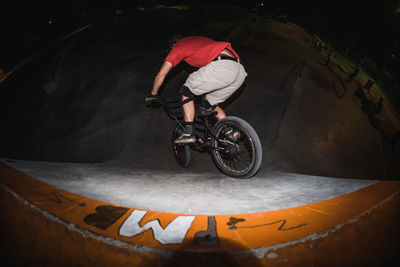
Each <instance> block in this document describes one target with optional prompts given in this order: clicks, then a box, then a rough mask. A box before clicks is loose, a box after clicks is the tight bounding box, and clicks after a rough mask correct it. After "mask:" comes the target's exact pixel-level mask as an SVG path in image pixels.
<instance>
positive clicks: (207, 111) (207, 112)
mask: <svg viewBox="0 0 400 267" xmlns="http://www.w3.org/2000/svg"><path fill="white" fill-rule="evenodd" d="M200 113H201V115H202V116H204V117H208V116H211V115H217V114H218V111H215V110H211V109H207V108H203V107H200Z"/></svg>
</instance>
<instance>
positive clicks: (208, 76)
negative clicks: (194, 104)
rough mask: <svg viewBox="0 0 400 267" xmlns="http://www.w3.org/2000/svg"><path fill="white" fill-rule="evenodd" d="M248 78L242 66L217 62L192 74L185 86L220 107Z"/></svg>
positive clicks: (221, 61)
mask: <svg viewBox="0 0 400 267" xmlns="http://www.w3.org/2000/svg"><path fill="white" fill-rule="evenodd" d="M246 76H247V73H246V71H245V70H244V67H243V66H242V64H240V63H238V62H236V61H233V60H226V59H225V60H216V61H212V62H211V63H209V64H208V65H206V66H204V67H202V68H200V69H198V70H197V71H195V72H193V73H192V74H190V75H189V77H188V79H187V80H186V83H185V86H186V87H188V88H189V89H190V91H191V92H192V93H193V94H195V95H206V96H207V101H208V102H210V104H211V105H218V104H219V103H222V102H224V101H225V100H226V99H228V98H229V97H230V96H231V95H232V94H233V93H234V92H235V91H236V90H237V89H239V87H240V86H241V85H242V84H243V82H244V79H245V78H246Z"/></svg>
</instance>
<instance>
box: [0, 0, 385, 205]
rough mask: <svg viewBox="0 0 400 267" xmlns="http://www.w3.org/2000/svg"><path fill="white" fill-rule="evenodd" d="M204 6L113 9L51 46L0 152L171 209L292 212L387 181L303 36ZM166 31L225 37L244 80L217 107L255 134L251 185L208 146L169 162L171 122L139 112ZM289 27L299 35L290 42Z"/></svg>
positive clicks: (115, 198) (173, 93)
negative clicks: (217, 161)
mask: <svg viewBox="0 0 400 267" xmlns="http://www.w3.org/2000/svg"><path fill="white" fill-rule="evenodd" d="M212 10H213V12H209V11H210V10H203V9H201V8H200V9H197V10H186V11H185V10H174V9H160V10H153V11H146V12H137V13H132V14H126V15H123V16H117V17H115V18H114V19H112V20H111V21H108V22H107V23H103V24H101V25H94V26H93V27H92V28H91V29H89V30H88V31H87V32H85V33H83V34H81V35H79V36H77V37H75V38H74V39H73V40H70V41H67V42H66V43H65V44H63V45H60V46H59V47H57V48H56V49H53V50H52V51H51V52H50V53H51V54H52V56H51V59H52V60H51V61H46V60H44V61H43V64H44V65H43V66H44V68H45V67H46V66H56V68H57V69H56V70H55V71H54V78H53V80H52V82H53V83H54V85H55V86H54V87H53V88H54V90H53V91H51V92H47V94H45V93H43V92H44V89H42V91H41V92H42V94H43V95H44V96H43V97H42V98H41V99H40V100H35V99H33V100H35V101H36V102H32V101H33V100H32V101H31V102H29V99H27V100H26V102H22V103H25V104H26V105H19V106H20V107H21V108H22V109H26V110H25V112H26V114H28V113H29V112H30V109H31V110H34V111H35V112H32V113H31V114H32V115H30V116H29V118H28V119H26V120H21V122H19V121H20V120H18V119H14V120H12V119H9V121H10V125H12V127H8V128H6V129H5V131H4V132H3V133H2V136H3V137H2V142H3V145H4V146H3V147H4V148H7V149H5V150H4V151H6V152H2V153H1V154H0V157H2V158H19V159H29V160H31V161H32V160H34V161H35V162H25V161H20V160H17V161H15V162H16V163H12V165H14V166H16V167H17V168H18V169H21V170H23V171H24V172H26V173H28V174H30V175H33V176H34V177H37V178H38V179H42V180H43V181H46V182H48V183H51V184H54V185H55V186H58V187H61V188H65V189H67V190H70V191H72V192H76V193H79V194H82V195H86V196H89V197H94V198H96V199H100V200H104V201H110V202H113V203H116V204H121V205H127V206H134V207H137V208H144V209H147V208H148V209H153V210H160V211H169V212H180V213H190V212H193V213H247V212H256V211H265V210H274V209H280V208H287V207H291V206H295V205H302V204H306V203H312V202H315V201H320V200H322V199H326V198H330V197H334V196H337V195H340V194H344V193H347V192H351V191H354V190H357V189H359V188H361V187H363V186H366V185H369V184H371V183H373V181H372V180H379V179H383V178H385V175H386V166H385V164H386V163H385V159H384V155H383V151H382V144H381V139H380V137H379V134H378V133H377V131H376V130H375V129H374V128H373V127H372V126H371V125H370V124H369V122H368V118H367V116H366V114H365V113H363V111H362V110H361V108H360V103H359V100H358V99H357V98H355V97H354V96H353V94H352V93H351V92H352V89H351V88H349V90H348V93H347V94H346V95H345V96H344V97H343V98H341V99H339V98H338V97H337V96H336V94H335V91H334V88H332V85H331V82H332V81H331V80H330V77H329V75H327V73H328V70H327V68H326V67H325V66H323V65H321V58H319V56H318V52H316V51H313V50H312V49H311V48H310V45H311V43H310V41H309V39H307V38H309V37H308V35H307V34H306V33H304V32H299V31H294V30H293V29H290V31H289V29H288V26H287V25H281V26H279V25H278V26H277V24H276V23H270V22H268V20H257V21H258V22H257V23H253V22H252V21H253V20H254V19H255V18H253V17H252V16H253V15H251V14H247V15H246V14H244V13H243V12H242V11H240V10H237V9H232V10H229V11H227V10H224V12H217V10H215V9H212ZM214 11H215V12H214ZM235 18H240V20H239V19H235ZM246 23H247V24H246ZM248 23H251V24H248ZM249 25H250V26H249ZM268 27H269V28H271V30H270V32H265V28H268ZM269 28H268V29H269ZM175 33H181V34H202V35H207V36H210V37H212V38H214V39H217V40H226V41H230V42H232V45H233V47H234V48H235V49H236V50H237V52H238V53H239V54H240V55H241V57H242V62H243V64H244V66H245V68H246V71H247V72H248V73H249V76H248V78H247V80H246V84H245V85H244V86H243V87H242V88H241V89H240V90H239V91H238V93H237V94H236V95H235V96H234V97H233V98H232V99H230V100H229V101H228V102H227V103H226V104H225V107H226V111H227V113H228V114H231V115H235V116H238V117H242V118H243V119H245V120H247V121H248V122H249V123H250V124H251V125H252V126H253V127H254V128H255V130H256V131H257V133H258V135H259V137H260V139H261V142H262V145H263V156H264V157H263V162H262V165H261V168H260V171H259V173H258V174H257V175H256V177H254V178H253V179H250V180H233V179H230V178H227V177H224V176H222V175H221V174H220V172H219V171H218V170H217V169H216V167H215V166H214V164H213V162H212V160H211V158H210V155H209V154H208V153H204V152H198V151H193V153H192V158H193V161H192V164H191V166H190V167H189V168H188V169H181V168H180V167H179V166H178V164H176V162H175V161H174V158H173V156H172V152H171V143H170V138H171V133H172V130H173V128H174V126H175V125H174V122H172V121H170V120H169V119H168V118H167V116H166V114H165V113H164V112H163V110H161V109H150V108H148V107H146V105H145V103H144V98H145V96H146V95H148V94H149V92H150V89H151V85H152V81H153V78H154V76H155V74H156V73H157V71H158V69H159V67H160V66H161V63H162V60H163V59H164V57H165V56H166V54H165V49H166V47H167V40H168V38H169V37H170V36H172V35H173V34H175ZM288 33H291V35H290V37H291V38H292V37H293V36H294V37H293V38H296V36H297V37H298V40H294V39H287V34H288ZM285 34H286V36H285ZM292 35H293V36H292ZM304 40H305V41H304ZM52 62H53V63H54V62H57V64H52ZM37 64H39V63H37ZM47 64H48V65H47ZM191 71H192V70H191V69H190V68H189V67H188V66H186V65H184V64H181V65H180V66H179V67H178V68H176V69H175V70H174V71H173V73H171V75H169V77H168V80H167V81H166V83H165V86H164V96H165V97H166V98H169V99H174V98H176V97H177V96H178V92H179V88H180V86H181V84H182V83H183V82H184V81H185V79H186V77H187V75H188V74H189V73H190V72H191ZM46 73H48V72H46ZM15 75H17V74H15ZM16 77H17V76H16ZM37 78H38V79H39V82H40V77H39V76H37ZM21 79H22V78H21ZM50 80H51V79H50ZM48 81H49V77H47V76H46V84H47V83H48ZM43 85H45V84H44V82H43ZM2 86H5V85H2ZM349 86H350V87H351V86H352V85H349ZM21 97H23V96H21ZM21 101H22V100H21ZM28 103H30V105H28ZM35 103H36V105H35ZM26 121H29V122H30V123H29V125H30V126H29V127H30V128H27V127H28V126H26V123H25V124H24V123H23V122H26ZM38 161H44V162H42V163H40V162H38ZM49 161H51V162H59V163H50V162H49ZM61 162H65V163H64V164H63V163H61ZM71 162H75V163H71ZM84 163H85V164H84ZM89 163H90V164H89ZM294 173H297V174H294ZM307 175H309V176H307ZM321 176H323V177H321ZM327 177H334V178H332V179H330V178H327ZM339 178H346V179H339ZM348 178H350V179H348ZM111 190H113V191H112V193H111ZM166 192H167V193H168V194H166ZM234 201H235V202H234ZM156 203H158V204H157V205H156V206H154V205H155V204H156ZM202 203H204V205H203V204H202ZM251 203H253V204H251ZM153 204H154V205H153ZM185 204H187V205H185ZM195 207H196V209H194V208H195ZM206 208H207V209H206ZM189 209H193V210H192V211H189Z"/></svg>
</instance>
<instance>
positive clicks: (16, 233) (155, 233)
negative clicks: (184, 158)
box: [0, 163, 400, 266]
mask: <svg viewBox="0 0 400 267" xmlns="http://www.w3.org/2000/svg"><path fill="white" fill-rule="evenodd" d="M0 182H1V187H0V192H1V194H0V198H1V205H2V211H1V216H0V220H1V235H2V239H1V240H2V243H3V247H4V250H3V253H4V255H7V258H8V259H9V263H10V265H12V266H14V265H15V266H19V265H22V264H23V265H56V264H57V265H69V266H70V265H81V266H92V265H93V264H96V265H99V266H112V265H121V266H125V265H126V266H128V265H130V266H132V265H134V266H136V265H140V266H154V265H166V266H169V265H171V266H176V265H179V264H181V265H189V264H190V265H195V266H199V265H205V264H213V265H215V264H218V265H222V266H224V265H228V266H235V265H240V266H243V265H252V266H261V265H268V266H291V265H293V264H299V265H312V264H315V265H322V264H333V265H353V264H362V263H364V264H366V263H368V264H376V265H378V264H381V263H395V262H396V261H397V262H398V261H399V256H398V254H397V252H398V249H399V247H398V240H399V239H398V238H399V236H400V231H399V229H398V225H400V219H399V215H398V213H397V211H398V210H399V208H400V199H399V196H400V194H399V192H400V191H399V190H400V183H399V182H387V181H383V182H378V183H376V184H374V185H372V186H369V187H366V188H363V189H361V190H359V191H356V192H353V193H350V194H346V195H343V196H341V197H337V198H333V199H328V200H325V201H322V202H318V203H313V204H309V205H304V206H300V207H295V208H290V209H285V210H278V211H270V212H264V213H254V214H234V215H191V216H188V215H185V214H172V213H163V212H156V211H150V210H139V209H135V208H132V207H121V206H116V205H113V204H110V203H104V202H100V201H97V200H94V199H89V198H85V197H82V196H79V195H76V194H73V193H70V192H67V191H64V190H61V189H58V188H55V187H52V186H49V185H47V184H45V183H42V182H40V181H38V180H36V179H34V178H32V177H29V176H27V175H25V174H22V173H20V172H18V171H17V170H15V169H13V168H11V167H9V166H7V165H5V164H3V163H0Z"/></svg>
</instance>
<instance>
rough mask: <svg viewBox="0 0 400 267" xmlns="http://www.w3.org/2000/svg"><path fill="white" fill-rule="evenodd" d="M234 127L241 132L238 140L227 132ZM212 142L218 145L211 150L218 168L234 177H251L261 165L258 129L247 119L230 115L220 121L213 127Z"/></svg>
mask: <svg viewBox="0 0 400 267" xmlns="http://www.w3.org/2000/svg"><path fill="white" fill-rule="evenodd" d="M229 129H233V130H234V131H237V132H239V133H240V137H239V138H238V139H237V140H233V139H232V138H229V137H228V136H227V135H226V134H225V133H226V132H228V131H229ZM212 133H213V135H214V136H215V137H214V136H213V137H212V138H211V144H212V145H213V146H214V147H216V149H213V150H212V151H211V154H212V158H213V160H214V162H215V164H216V165H217V167H218V169H219V170H220V171H221V172H222V173H224V174H226V175H227V176H230V177H234V178H250V177H252V176H254V175H255V174H256V173H257V171H258V169H259V168H260V165H261V160H262V147H261V142H260V139H259V138H258V135H257V133H256V131H255V130H254V129H253V127H251V125H250V124H248V123H247V122H246V121H244V120H242V119H240V118H238V117H233V116H229V117H226V118H224V119H222V120H220V121H218V122H217V123H216V124H215V125H214V127H213V129H212Z"/></svg>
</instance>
